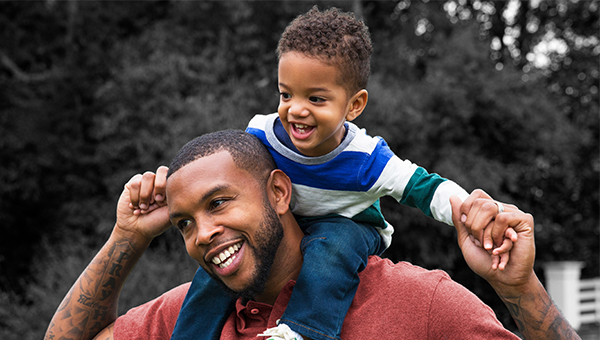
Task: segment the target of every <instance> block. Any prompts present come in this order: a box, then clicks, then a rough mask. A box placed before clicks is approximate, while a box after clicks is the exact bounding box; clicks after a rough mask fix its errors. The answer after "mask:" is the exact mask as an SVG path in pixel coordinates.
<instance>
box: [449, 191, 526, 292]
mask: <svg viewBox="0 0 600 340" xmlns="http://www.w3.org/2000/svg"><path fill="white" fill-rule="evenodd" d="M450 203H451V205H452V219H453V222H454V226H455V228H456V231H457V232H458V245H459V246H460V249H461V250H462V253H463V256H464V257H465V260H466V261H467V264H468V265H469V267H470V268H471V269H472V270H473V271H474V272H475V273H476V274H477V275H479V276H481V277H483V278H484V279H486V280H487V281H488V282H489V283H490V284H491V285H492V286H493V287H494V289H496V291H497V292H499V293H500V291H503V292H504V291H506V290H509V291H511V290H514V289H517V290H518V288H519V286H521V285H525V284H527V283H529V280H531V278H532V277H535V274H534V272H533V262H534V259H535V244H534V239H533V227H534V224H533V216H531V215H530V214H526V213H524V212H522V211H520V210H519V209H517V208H516V207H515V206H512V205H505V210H504V212H502V213H498V210H497V208H494V209H489V206H490V204H494V205H495V203H494V201H492V200H489V199H486V198H478V199H476V200H475V202H473V204H474V206H479V207H484V206H487V207H488V208H481V209H471V211H470V212H469V216H468V218H467V219H468V220H469V221H471V222H472V223H473V226H474V227H477V228H479V229H481V230H484V229H486V230H487V229H488V228H492V229H498V230H505V231H507V233H508V230H512V229H514V232H516V233H517V235H518V241H517V242H515V243H514V244H513V247H512V249H511V251H510V254H511V261H510V263H508V264H507V265H506V267H505V269H504V270H503V271H499V270H493V269H492V261H493V259H492V255H490V254H489V253H488V251H487V250H485V249H483V248H481V247H478V246H477V245H476V244H474V243H473V242H472V241H471V240H470V238H469V237H470V234H469V232H468V230H467V228H466V226H465V223H464V218H461V217H462V215H463V214H462V212H461V210H460V208H461V205H462V202H461V201H460V199H459V198H458V197H456V196H453V197H451V198H450ZM511 228H512V229H511Z"/></svg>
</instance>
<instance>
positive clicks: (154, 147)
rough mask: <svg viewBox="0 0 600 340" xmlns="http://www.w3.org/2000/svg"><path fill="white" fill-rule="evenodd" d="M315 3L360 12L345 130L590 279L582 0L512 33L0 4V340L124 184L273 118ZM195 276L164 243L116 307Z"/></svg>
mask: <svg viewBox="0 0 600 340" xmlns="http://www.w3.org/2000/svg"><path fill="white" fill-rule="evenodd" d="M315 3H316V4H318V5H319V7H321V8H325V7H329V6H331V5H335V6H339V7H341V8H343V9H345V10H360V11H361V12H362V14H363V16H364V18H365V20H366V22H367V24H368V25H369V27H370V30H371V33H372V38H373V45H374V55H373V63H372V76H371V81H370V84H369V88H368V90H369V94H370V97H369V104H368V106H367V109H366V111H365V112H364V113H363V115H362V116H361V117H359V119H358V120H357V124H358V125H359V126H362V127H365V128H367V131H368V132H369V133H370V134H371V135H381V136H382V137H384V138H385V139H386V141H387V142H388V144H389V145H390V146H391V148H392V150H394V151H395V152H396V153H397V154H398V155H399V156H400V157H401V158H406V159H410V160H411V161H413V162H415V163H417V164H419V165H422V166H424V167H425V168H426V169H428V170H429V171H431V172H437V173H440V174H441V175H442V176H444V177H448V178H451V179H453V180H455V181H456V182H458V183H459V184H461V185H462V186H463V187H465V188H466V189H467V190H472V189H474V188H482V189H484V190H485V191H487V192H488V193H490V194H491V195H492V196H494V197H495V198H497V199H499V200H502V201H506V202H510V203H515V204H517V205H518V206H519V207H520V208H521V209H522V210H524V211H528V212H531V213H532V214H533V215H534V216H535V217H536V238H537V244H538V249H539V250H538V255H537V256H538V261H539V262H541V261H549V260H581V261H586V264H587V267H586V268H585V269H584V270H585V271H584V275H585V276H587V277H591V276H598V275H599V273H598V268H599V264H598V260H599V256H598V251H599V245H598V243H599V239H600V236H599V233H600V231H599V225H600V224H599V221H598V206H599V203H598V188H599V187H600V184H599V183H598V178H599V174H598V172H599V169H600V166H599V164H600V161H599V160H598V155H599V154H600V152H599V150H598V148H599V143H598V138H599V136H598V126H599V122H598V118H599V115H598V87H599V84H598V77H599V71H598V63H597V58H598V54H599V53H600V50H599V49H600V48H599V47H598V45H599V43H598V39H597V32H598V20H597V19H598V8H597V4H596V5H593V3H594V2H589V1H579V2H554V1H547V2H541V3H542V4H544V5H540V6H539V7H536V8H533V7H527V8H524V9H522V10H520V11H518V12H517V13H518V14H517V18H518V20H516V21H515V22H514V23H513V22H508V21H506V20H505V19H503V18H502V17H500V16H499V15H498V13H499V11H501V10H502V8H503V6H504V3H503V2H490V1H481V2H462V1H459V2H454V1H446V2H441V1H428V2H427V1H404V0H403V1H362V2H361V1H352V2H347V1H319V2H296V1H283V2H262V1H179V2H168V1H144V2H129V1H127V2H125V1H115V2H101V1H84V2H78V1H69V2H56V1H28V2H19V1H5V2H0V39H1V41H2V42H3V43H2V46H0V99H1V100H0V159H1V160H2V161H1V166H0V184H2V185H0V221H2V222H1V224H0V231H1V233H2V237H0V273H2V275H1V276H0V306H2V307H0V320H2V321H0V337H2V338H19V339H28V338H34V337H35V338H39V337H40V336H41V334H42V333H43V332H44V330H45V328H46V326H47V322H48V321H49V320H50V317H51V315H52V314H53V312H54V310H55V309H56V307H57V306H58V304H59V302H60V300H61V299H62V297H63V296H64V294H65V293H66V291H67V290H68V288H69V287H70V286H71V284H72V282H74V280H75V278H76V277H77V276H78V275H79V273H80V272H81V270H82V269H83V268H84V267H85V266H86V265H87V263H88V262H89V261H90V260H91V258H92V257H93V255H94V254H95V253H96V251H97V249H99V247H101V245H102V244H103V242H104V240H106V238H107V235H108V233H109V232H110V230H111V229H112V226H113V223H114V215H115V213H114V209H115V203H116V199H117V197H118V195H119V194H120V192H121V190H122V187H123V184H124V183H125V182H126V181H127V180H128V179H129V178H130V177H131V176H132V175H133V174H135V173H138V172H144V171H146V170H154V169H156V167H157V166H159V165H162V164H165V165H168V163H169V161H170V158H171V157H172V155H174V153H175V152H176V151H177V150H178V149H179V147H180V146H181V145H183V144H184V143H185V142H187V141H188V140H189V139H191V138H193V137H195V136H197V135H199V134H202V133H205V132H209V131H215V130H220V129H225V128H237V129H243V128H245V126H246V124H247V122H248V120H249V119H250V118H251V117H252V116H253V115H254V114H255V113H268V112H274V111H275V110H276V107H277V102H278V97H277V86H276V82H277V60H276V56H275V48H276V44H277V40H278V38H279V34H280V33H281V32H282V31H283V29H284V27H285V26H286V25H287V23H288V22H289V21H290V20H291V19H293V18H294V17H295V16H296V15H298V14H300V13H302V12H305V11H306V10H308V9H309V8H310V7H312V6H313V5H314V4H315ZM452 3H455V4H458V7H455V8H454V7H453V9H452V11H450V9H451V8H450V7H448V6H450V4H452ZM477 3H478V5H476V4H477ZM561 3H562V4H563V5H564V6H566V7H564V8H563V7H560V6H562V5H561ZM490 6H491V7H490ZM594 6H595V7H594ZM559 7H560V8H559ZM553 9H554V11H553ZM486 11H487V12H486ZM523 13H525V14H523ZM523 15H525V17H526V18H528V19H527V20H531V21H532V22H536V20H537V22H538V27H537V28H536V30H531V31H526V30H522V31H521V32H522V34H521V35H520V36H519V37H518V39H517V41H518V43H516V44H514V46H513V47H515V46H516V48H518V50H519V53H518V54H514V49H511V48H513V47H510V46H508V45H502V46H501V48H500V49H494V48H491V47H490V46H492V45H493V44H491V42H492V40H493V39H494V38H497V37H500V34H501V33H502V32H507V28H508V29H511V30H512V29H514V28H515V27H516V26H515V25H524V24H523V21H522V20H523ZM519 20H521V21H519ZM520 27H523V26H520ZM548 32H552V33H554V34H556V36H558V37H560V38H561V39H564V41H565V42H566V44H567V46H568V49H567V51H566V52H565V53H564V54H553V55H551V64H550V66H548V67H546V68H542V69H538V68H535V67H534V66H533V65H532V64H530V63H529V62H528V61H527V58H526V56H527V55H528V53H530V52H532V51H533V48H534V46H535V44H536V43H538V42H540V41H541V39H542V38H543V37H544V36H545V35H546V33H548ZM502 34H504V33H502ZM594 37H596V40H594V39H593V38H594ZM582 39H584V40H582ZM585 39H587V40H585ZM457 47H458V48H457ZM518 56H520V57H518ZM382 205H383V209H384V214H385V215H386V219H387V220H388V221H390V222H391V223H392V224H393V225H394V226H395V228H396V230H397V231H396V235H395V238H394V243H393V245H392V247H391V248H390V249H388V251H387V252H386V256H389V257H390V258H392V259H393V260H394V261H399V260H408V261H411V262H413V263H415V264H418V265H421V266H424V267H426V268H432V269H433V268H442V269H444V270H447V271H448V272H449V273H450V274H451V275H452V276H453V277H454V278H455V279H457V280H459V281H460V282H462V283H463V284H465V285H466V286H468V287H469V288H470V289H472V290H473V291H475V292H476V293H477V294H478V295H479V296H481V297H482V298H483V299H484V301H486V302H488V303H490V305H492V306H493V307H494V309H495V310H496V311H497V313H498V314H499V318H500V319H501V320H502V321H503V322H505V323H508V322H509V321H508V316H507V313H503V312H502V311H503V310H505V308H504V307H503V306H502V304H501V303H500V302H499V301H498V300H497V298H496V297H495V294H493V293H492V292H491V291H490V289H489V286H488V285H487V284H485V283H484V282H482V280H481V279H479V278H477V277H475V276H474V275H473V274H472V273H471V272H470V270H469V269H468V268H467V267H466V265H465V264H464V261H463V260H462V256H461V255H460V252H459V250H458V247H456V243H455V239H454V232H453V230H452V228H448V227H446V226H443V225H440V224H439V223H437V222H435V221H432V220H430V219H428V218H425V217H423V216H422V214H420V213H419V212H416V211H415V210H414V209H409V208H406V207H402V206H399V205H398V204H397V203H396V202H394V201H393V200H391V199H384V200H383V201H382ZM195 268H196V265H195V264H194V263H193V261H192V260H190V259H189V258H188V257H187V255H186V254H185V250H184V247H182V246H181V240H180V236H179V235H178V233H177V232H175V231H174V230H172V231H169V232H168V233H166V235H163V236H161V237H160V238H158V239H157V240H155V242H153V244H152V246H151V249H150V250H149V251H148V253H146V254H145V255H144V257H143V259H142V260H141V262H140V263H139V265H138V267H137V268H136V270H135V271H134V273H133V274H132V275H131V277H130V278H129V280H128V284H127V285H126V287H125V288H124V291H123V295H122V297H123V299H122V300H121V305H120V312H123V311H125V310H126V309H128V308H129V307H131V306H134V305H137V304H139V303H142V302H144V301H147V300H149V299H151V298H154V297H156V296H157V295H159V294H160V293H162V292H163V291H165V290H167V289H169V288H171V287H174V286H175V285H177V284H179V283H180V282H184V281H186V280H189V279H190V278H191V277H192V275H193V273H194V270H195ZM148 283H151V284H148Z"/></svg>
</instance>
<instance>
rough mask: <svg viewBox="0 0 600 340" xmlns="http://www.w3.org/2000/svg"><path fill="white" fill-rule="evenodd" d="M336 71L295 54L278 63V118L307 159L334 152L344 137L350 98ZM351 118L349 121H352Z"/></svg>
mask: <svg viewBox="0 0 600 340" xmlns="http://www.w3.org/2000/svg"><path fill="white" fill-rule="evenodd" d="M338 72H339V71H338V69H337V68H336V67H335V66H330V65H328V64H326V63H324V62H323V61H321V60H319V59H317V58H314V57H310V56H306V55H304V54H302V53H298V52H286V53H284V54H283V55H282V56H281V58H280V60H279V73H278V76H279V92H280V97H279V108H278V110H277V111H278V112H279V118H280V119H281V122H282V123H283V126H284V128H285V130H286V131H287V133H288V135H289V136H290V138H291V139H292V142H293V143H294V145H295V146H296V148H298V150H299V151H300V152H301V153H302V154H304V155H306V156H310V157H316V156H322V155H325V154H327V153H329V152H331V151H333V150H334V149H335V148H336V147H337V146H338V145H340V143H341V142H342V139H343V138H344V134H345V128H344V123H345V121H346V119H348V120H352V119H353V118H354V117H349V115H348V114H349V112H350V110H351V108H352V102H353V99H352V98H350V97H349V96H348V92H347V91H346V89H345V88H344V87H343V86H342V85H340V84H339V82H338V79H340V77H339V74H338ZM351 118H352V119H351Z"/></svg>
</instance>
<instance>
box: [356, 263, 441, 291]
mask: <svg viewBox="0 0 600 340" xmlns="http://www.w3.org/2000/svg"><path fill="white" fill-rule="evenodd" d="M360 279H361V283H362V282H365V283H370V284H374V285H380V284H388V285H398V286H403V285H404V286H406V285H407V284H411V283H417V284H421V285H422V284H425V286H428V285H431V284H436V283H437V282H439V281H440V280H451V279H450V276H449V275H448V274H447V273H446V272H444V271H442V270H429V269H425V268H423V267H419V266H416V265H413V264H411V263H409V262H404V261H401V262H398V263H394V262H392V261H391V260H389V259H387V258H381V257H379V256H370V257H369V262H368V264H367V267H366V268H365V269H364V270H363V271H362V272H361V273H360Z"/></svg>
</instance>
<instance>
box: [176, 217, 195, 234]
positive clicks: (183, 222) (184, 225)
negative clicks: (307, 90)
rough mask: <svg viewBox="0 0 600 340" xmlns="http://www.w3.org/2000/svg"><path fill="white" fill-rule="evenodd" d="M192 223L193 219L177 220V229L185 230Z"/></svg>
mask: <svg viewBox="0 0 600 340" xmlns="http://www.w3.org/2000/svg"><path fill="white" fill-rule="evenodd" d="M190 224H192V221H191V220H181V221H179V222H177V229H179V230H181V231H183V230H185V228H187V227H188V226H189V225H190Z"/></svg>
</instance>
